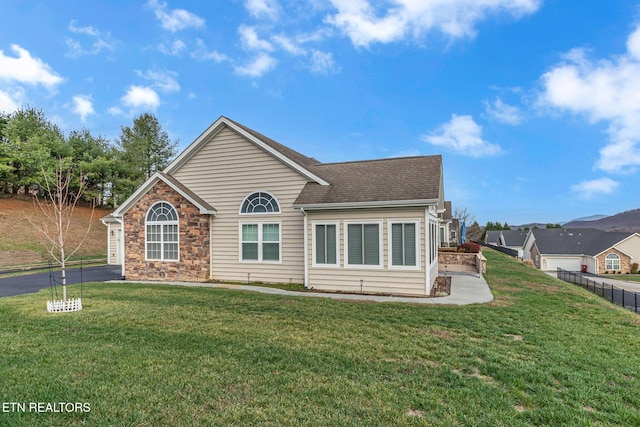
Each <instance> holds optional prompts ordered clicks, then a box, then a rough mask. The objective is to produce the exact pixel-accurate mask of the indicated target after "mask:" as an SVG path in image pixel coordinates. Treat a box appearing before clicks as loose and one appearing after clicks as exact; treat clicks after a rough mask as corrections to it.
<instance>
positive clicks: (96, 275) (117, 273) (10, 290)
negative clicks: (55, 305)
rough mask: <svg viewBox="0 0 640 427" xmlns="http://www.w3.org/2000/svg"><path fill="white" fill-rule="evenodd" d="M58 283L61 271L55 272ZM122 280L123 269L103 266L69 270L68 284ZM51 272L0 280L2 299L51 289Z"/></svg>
mask: <svg viewBox="0 0 640 427" xmlns="http://www.w3.org/2000/svg"><path fill="white" fill-rule="evenodd" d="M54 278H55V281H56V283H60V271H56V272H54ZM119 279H122V269H121V268H120V266H119V265H102V266H99V267H87V268H83V269H82V271H80V269H73V270H67V284H68V285H72V284H75V283H80V281H82V282H84V283H87V282H105V281H107V280H119ZM49 283H50V277H49V272H48V271H47V272H44V273H36V274H29V275H27V276H16V277H7V278H5V279H0V297H8V296H12V295H22V294H31V293H34V292H38V291H39V290H40V289H45V288H48V287H49Z"/></svg>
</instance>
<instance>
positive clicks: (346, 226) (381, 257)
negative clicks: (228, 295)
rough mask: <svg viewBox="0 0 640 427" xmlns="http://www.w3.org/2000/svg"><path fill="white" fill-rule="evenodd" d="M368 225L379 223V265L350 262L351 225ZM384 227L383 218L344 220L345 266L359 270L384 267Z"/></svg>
mask: <svg viewBox="0 0 640 427" xmlns="http://www.w3.org/2000/svg"><path fill="white" fill-rule="evenodd" d="M351 224H355V225H366V224H377V225H378V251H379V255H378V260H379V264H378V265H371V264H349V225H351ZM383 234H384V229H383V227H382V220H374V221H372V220H363V221H357V220H353V221H344V232H343V233H342V238H343V241H344V266H345V268H353V269H359V270H380V269H383V268H384V235H383Z"/></svg>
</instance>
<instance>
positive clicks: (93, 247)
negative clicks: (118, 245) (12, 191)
mask: <svg viewBox="0 0 640 427" xmlns="http://www.w3.org/2000/svg"><path fill="white" fill-rule="evenodd" d="M107 214H108V212H107V211H105V210H101V209H96V211H95V213H94V218H93V223H92V226H91V231H90V234H89V238H88V239H87V240H86V241H85V243H84V245H83V246H82V248H81V249H80V251H79V253H78V255H79V256H105V257H106V253H107V241H106V239H107V228H106V227H105V226H104V225H102V223H101V222H100V218H101V217H103V216H105V215H107ZM40 215H42V213H41V211H39V210H38V209H37V208H35V207H34V204H33V201H32V200H31V199H30V198H18V199H15V198H0V254H2V252H4V251H20V252H29V253H31V254H32V255H34V256H33V258H32V259H34V260H37V259H39V258H41V259H48V254H47V252H46V250H45V248H44V246H43V242H44V241H43V237H42V235H41V233H40V232H39V231H38V230H36V229H35V228H34V226H33V225H31V223H29V221H28V218H31V219H33V220H34V222H36V223H38V218H39V216H40ZM90 221H91V209H90V208H86V207H77V208H76V216H75V221H74V223H73V225H72V228H71V231H70V234H69V235H70V244H69V245H70V247H75V244H74V243H76V242H78V241H80V239H81V238H82V236H83V235H84V233H85V231H86V229H87V227H88V226H89V222H90ZM18 261H19V260H16V262H17V263H20V262H18Z"/></svg>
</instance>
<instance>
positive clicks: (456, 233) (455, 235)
mask: <svg viewBox="0 0 640 427" xmlns="http://www.w3.org/2000/svg"><path fill="white" fill-rule="evenodd" d="M449 228H450V230H449V243H450V244H451V245H452V246H458V245H459V244H460V221H459V220H458V219H457V218H453V219H452V220H451V225H450V227H449Z"/></svg>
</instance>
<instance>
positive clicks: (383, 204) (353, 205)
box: [293, 199, 438, 210]
mask: <svg viewBox="0 0 640 427" xmlns="http://www.w3.org/2000/svg"><path fill="white" fill-rule="evenodd" d="M437 204H438V199H418V200H383V201H379V200H378V201H370V202H338V203H297V204H295V203H294V205H293V207H294V208H296V209H306V210H326V209H370V208H409V207H424V206H433V205H437Z"/></svg>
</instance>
